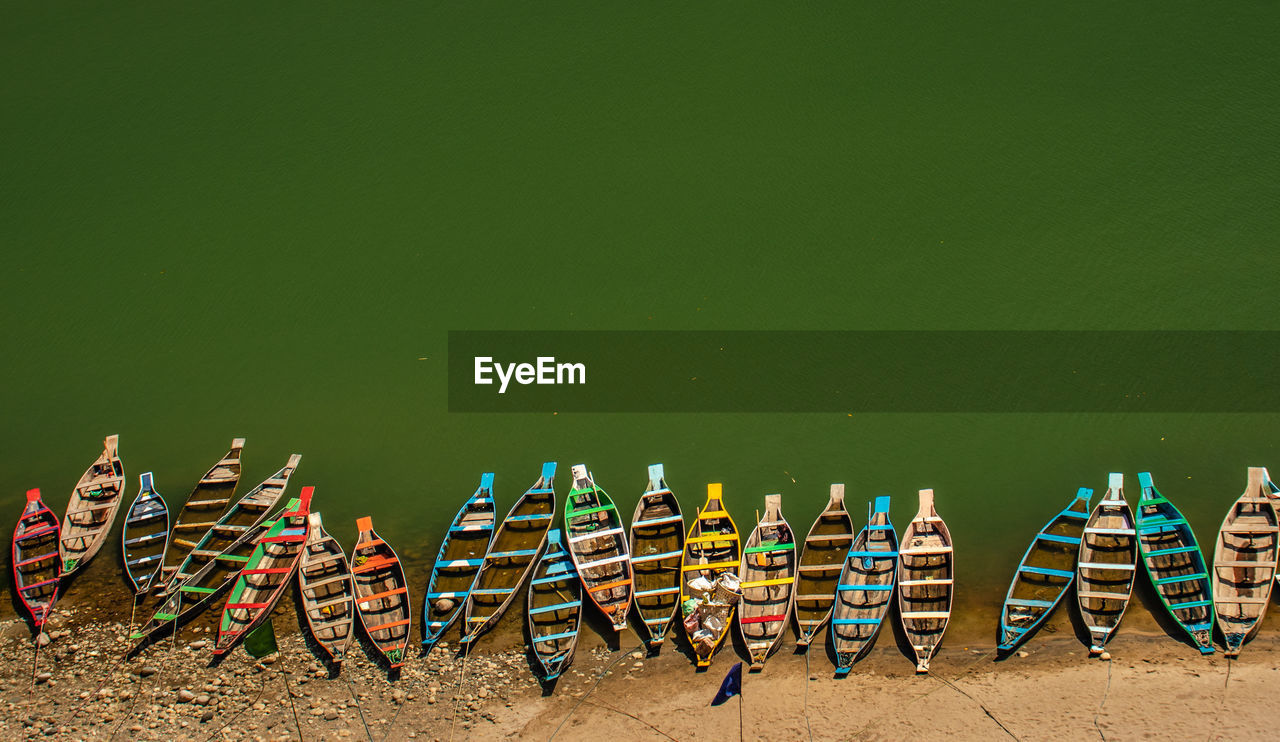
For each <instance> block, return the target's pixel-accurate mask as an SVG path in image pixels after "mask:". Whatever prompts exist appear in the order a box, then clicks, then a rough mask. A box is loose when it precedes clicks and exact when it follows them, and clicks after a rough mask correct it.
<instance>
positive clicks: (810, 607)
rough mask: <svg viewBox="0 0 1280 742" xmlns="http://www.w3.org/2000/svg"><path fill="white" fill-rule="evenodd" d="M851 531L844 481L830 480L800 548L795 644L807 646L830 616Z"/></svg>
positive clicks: (850, 542) (851, 534)
mask: <svg viewBox="0 0 1280 742" xmlns="http://www.w3.org/2000/svg"><path fill="white" fill-rule="evenodd" d="M853 535H854V534H853V519H852V518H850V517H849V511H847V510H845V508H844V485H843V484H833V485H831V496H830V498H829V499H828V500H827V506H826V507H825V508H823V510H822V512H821V513H818V518H817V519H816V520H815V521H813V525H812V526H811V527H810V528H809V535H807V536H805V537H804V546H803V547H802V548H801V550H800V566H799V567H797V568H796V591H795V593H796V597H795V615H796V632H797V636H796V646H798V647H801V648H804V647H808V646H809V644H810V643H811V642H812V641H813V640H814V639H815V638H816V637H817V636H818V634H819V632H821V631H822V628H823V627H824V626H826V625H827V621H828V620H829V619H830V618H831V607H832V606H833V605H835V602H836V584H837V583H838V582H839V581H840V570H841V569H843V568H844V558H845V556H846V555H848V553H849V546H850V545H852V544H853Z"/></svg>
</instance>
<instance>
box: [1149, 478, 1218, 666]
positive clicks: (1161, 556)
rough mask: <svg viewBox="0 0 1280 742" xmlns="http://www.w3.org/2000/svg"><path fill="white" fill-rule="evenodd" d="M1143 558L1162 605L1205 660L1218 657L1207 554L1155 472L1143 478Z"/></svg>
mask: <svg viewBox="0 0 1280 742" xmlns="http://www.w3.org/2000/svg"><path fill="white" fill-rule="evenodd" d="M1138 483H1139V484H1141V485H1142V499H1141V500H1139V501H1138V512H1137V514H1136V519H1137V526H1138V556H1140V557H1141V558H1142V564H1143V566H1144V567H1145V568H1146V572H1147V577H1149V578H1150V579H1151V584H1152V585H1153V586H1154V587H1155V589H1156V595H1158V596H1159V597H1160V603H1161V604H1162V605H1164V607H1165V610H1166V611H1168V612H1169V615H1170V616H1172V617H1173V620H1174V621H1175V622H1177V624H1178V625H1179V626H1181V627H1182V628H1183V630H1184V631H1186V632H1187V635H1188V636H1189V637H1191V641H1192V643H1193V644H1195V646H1196V648H1197V649H1199V650H1200V653H1201V654H1212V653H1213V623H1214V622H1213V593H1212V587H1211V586H1210V583H1209V573H1208V570H1206V569H1205V560H1204V554H1202V553H1201V552H1200V544H1199V543H1197V542H1196V534H1195V532H1194V531H1192V530H1191V524H1189V523H1187V519H1186V518H1184V517H1182V513H1180V512H1178V509H1177V508H1175V507H1174V506H1173V503H1171V502H1169V501H1168V500H1167V499H1165V496H1164V495H1162V494H1160V492H1159V490H1157V489H1156V487H1155V484H1154V483H1153V482H1152V481H1151V474H1150V473H1149V472H1142V473H1141V474H1139V475H1138Z"/></svg>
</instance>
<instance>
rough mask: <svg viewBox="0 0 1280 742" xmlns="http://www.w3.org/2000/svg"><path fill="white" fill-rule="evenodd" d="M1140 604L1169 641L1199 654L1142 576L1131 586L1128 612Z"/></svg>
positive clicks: (1122, 625)
mask: <svg viewBox="0 0 1280 742" xmlns="http://www.w3.org/2000/svg"><path fill="white" fill-rule="evenodd" d="M1138 571H1139V572H1141V571H1142V565H1141V563H1139V565H1138ZM1135 602H1136V603H1141V604H1142V607H1143V609H1144V610H1146V612H1147V613H1149V614H1151V616H1152V617H1153V618H1155V620H1156V625H1157V626H1159V627H1160V630H1161V631H1163V632H1164V633H1165V634H1167V635H1168V636H1169V637H1170V638H1171V639H1174V640H1176V641H1177V642H1178V643H1179V644H1184V645H1186V646H1188V647H1191V648H1192V649H1195V650H1196V652H1197V653H1199V647H1198V646H1197V645H1196V643H1195V642H1194V641H1193V640H1192V639H1191V635H1190V634H1188V633H1187V630H1186V629H1184V628H1183V627H1182V625H1181V624H1179V623H1178V622H1177V621H1175V620H1174V619H1173V616H1171V615H1170V614H1169V612H1168V611H1167V610H1165V607H1164V604H1163V603H1161V602H1160V596H1159V595H1157V594H1156V589H1155V587H1154V586H1153V585H1152V584H1151V580H1150V579H1148V578H1146V577H1145V576H1144V575H1139V576H1138V579H1136V580H1134V584H1133V599H1131V600H1130V602H1129V611H1132V610H1133V609H1134V603H1135ZM1118 631H1124V623H1123V622H1121V624H1120V628H1119V629H1118ZM1213 633H1214V643H1215V645H1216V644H1217V642H1218V640H1219V639H1218V631H1217V627H1214V632H1213Z"/></svg>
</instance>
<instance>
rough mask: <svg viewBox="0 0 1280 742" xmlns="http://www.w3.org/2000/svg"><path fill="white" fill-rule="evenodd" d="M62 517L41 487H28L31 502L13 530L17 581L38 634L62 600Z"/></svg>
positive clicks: (15, 578) (18, 589)
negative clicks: (42, 496)
mask: <svg viewBox="0 0 1280 742" xmlns="http://www.w3.org/2000/svg"><path fill="white" fill-rule="evenodd" d="M59 532H60V529H59V526H58V516H57V515H54V513H53V511H52V510H50V509H49V508H47V507H45V504H44V502H42V501H41V500H40V490H38V489H31V490H27V505H26V507H25V508H23V510H22V515H21V516H20V517H19V518H18V525H17V526H16V527H15V528H14V529H13V549H12V551H11V552H10V555H11V557H12V559H11V561H10V564H12V565H13V584H14V588H15V589H16V590H17V593H18V600H20V601H22V607H24V608H26V609H27V613H29V614H31V623H32V624H33V625H34V627H35V630H36V634H37V635H39V633H40V632H41V631H42V630H43V627H44V624H45V621H48V620H49V614H50V613H51V612H52V611H53V604H54V603H56V602H57V601H58V582H59V581H60V580H61V579H62V560H61V559H60V558H59V557H58V536H59Z"/></svg>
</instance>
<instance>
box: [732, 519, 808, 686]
mask: <svg viewBox="0 0 1280 742" xmlns="http://www.w3.org/2000/svg"><path fill="white" fill-rule="evenodd" d="M741 561H742V564H741V565H740V566H739V568H738V577H739V579H740V580H741V583H740V585H739V587H740V588H741V589H742V600H741V601H740V604H739V607H738V632H739V634H740V635H741V637H742V643H743V644H744V645H746V647H747V654H748V655H749V656H750V658H751V670H752V671H753V672H758V671H760V670H761V669H763V668H764V663H765V660H767V659H769V654H770V653H771V652H773V650H774V649H776V648H777V646H778V641H779V640H780V639H782V634H783V632H784V631H786V629H787V617H788V616H790V615H791V603H792V601H793V600H794V599H795V593H796V590H795V588H796V537H795V534H794V533H792V531H791V525H790V524H789V523H787V519H786V518H784V517H783V516H782V495H765V496H764V518H762V519H761V520H760V521H759V522H758V523H756V527H755V528H754V529H753V530H752V531H751V535H750V536H748V537H747V543H746V546H744V547H743V549H742V560H741Z"/></svg>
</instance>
